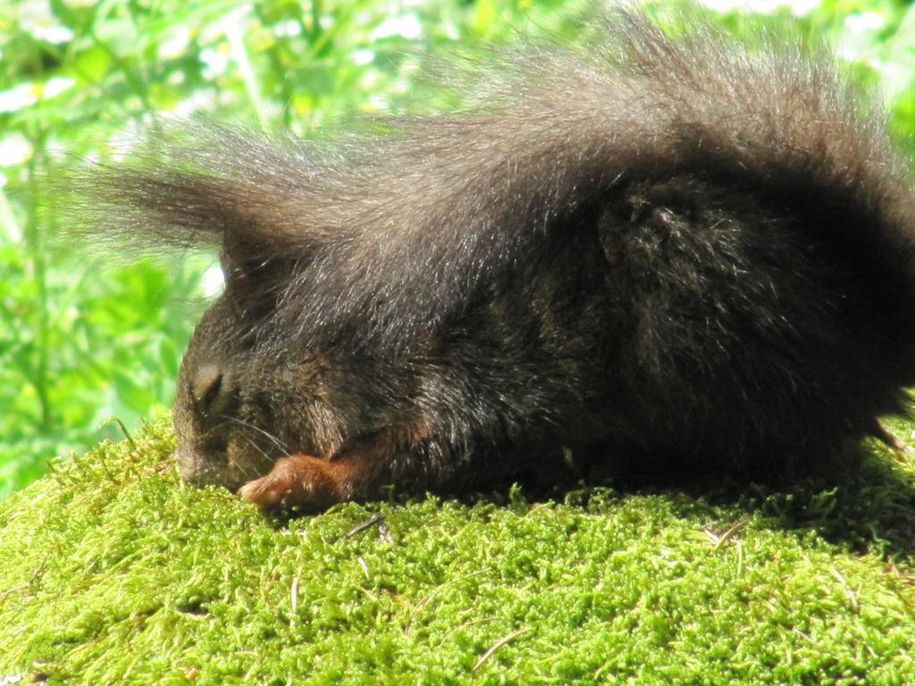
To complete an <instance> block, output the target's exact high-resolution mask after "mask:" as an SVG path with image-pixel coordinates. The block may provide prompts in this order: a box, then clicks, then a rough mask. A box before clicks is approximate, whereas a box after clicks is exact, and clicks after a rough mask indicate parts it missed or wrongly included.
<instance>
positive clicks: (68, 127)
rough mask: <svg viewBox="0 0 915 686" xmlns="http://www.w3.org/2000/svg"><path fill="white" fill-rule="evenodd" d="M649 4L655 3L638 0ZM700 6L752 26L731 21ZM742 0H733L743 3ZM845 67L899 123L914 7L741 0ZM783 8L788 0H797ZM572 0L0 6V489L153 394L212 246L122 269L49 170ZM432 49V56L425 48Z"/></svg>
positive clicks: (902, 123)
mask: <svg viewBox="0 0 915 686" xmlns="http://www.w3.org/2000/svg"><path fill="white" fill-rule="evenodd" d="M653 4H654V6H655V8H654V9H655V10H656V11H659V12H662V13H663V12H664V11H665V10H666V9H667V8H668V7H669V6H670V5H671V3H662V2H655V3H653ZM706 4H708V5H710V6H716V5H717V6H718V7H717V8H716V9H717V10H718V11H719V12H720V13H719V14H718V15H717V16H718V18H719V20H720V21H721V22H723V23H724V24H726V25H727V26H728V27H729V28H731V29H732V30H734V31H735V32H737V33H740V34H743V35H752V34H753V33H754V32H755V29H756V26H757V23H756V22H755V20H754V19H753V18H752V15H751V14H747V13H738V12H735V11H733V8H732V7H731V5H733V4H735V3H732V2H729V1H728V0H707V3H706ZM750 4H752V3H750ZM756 4H758V5H760V6H761V9H763V10H766V11H773V10H775V11H779V12H781V13H785V14H788V13H790V12H794V14H795V15H802V16H800V17H799V19H798V25H799V26H800V27H801V30H802V31H805V32H807V33H809V34H813V35H822V36H825V37H826V38H827V39H828V40H829V41H830V42H832V43H833V44H835V45H836V46H837V48H838V51H839V53H840V54H841V55H842V56H843V57H847V58H849V59H854V60H856V62H855V70H856V72H857V76H858V78H860V79H861V80H862V81H865V82H869V83H873V84H878V85H879V86H880V87H881V89H882V90H883V92H884V93H886V95H887V98H888V101H889V102H891V103H892V116H893V124H894V128H895V130H896V132H897V133H898V134H899V137H900V139H903V140H905V138H906V136H909V137H910V138H909V140H908V144H909V145H910V146H912V141H911V136H912V135H913V133H915V9H913V8H912V7H910V6H909V3H904V2H893V1H891V0H870V1H865V0H859V1H855V0H825V1H824V2H821V3H815V2H813V3H811V2H807V3H787V4H783V5H779V4H778V3H775V2H771V1H770V2H765V1H761V2H758V3H756ZM802 5H803V6H802ZM588 7H589V3H588V2H586V1H582V0H426V1H423V0H400V1H398V2H394V1H392V0H346V1H345V2H344V1H343V0H339V1H335V0H310V1H309V0H301V1H291V0H262V1H259V2H242V1H240V0H217V1H212V0H186V1H182V2H176V1H173V0H101V1H100V2H93V1H90V0H21V1H19V2H16V1H15V0H12V1H7V2H4V3H0V498H2V496H3V495H4V494H5V493H8V492H9V491H11V490H12V489H14V488H17V487H20V486H22V485H24V484H26V483H28V482H29V481H31V480H33V479H34V478H36V477H37V476H39V475H40V474H41V473H43V472H44V471H45V469H46V462H47V460H48V458H50V457H51V456H53V455H60V454H65V453H67V452H68V451H71V450H79V449H82V448H85V447H88V446H89V445H91V444H92V443H94V442H96V441H98V440H99V439H100V438H103V437H111V436H117V435H118V433H119V429H118V427H117V424H116V423H112V422H110V421H106V420H108V419H109V418H111V417H117V418H118V419H119V420H121V421H122V422H123V424H124V425H125V426H127V427H133V426H135V424H136V423H137V421H138V419H139V418H141V417H145V416H148V415H150V414H151V413H153V412H155V411H156V408H159V409H161V410H164V409H165V408H167V407H168V405H169V404H170V403H171V401H172V399H173V396H174V390H175V377H176V374H177V369H178V365H179V363H180V357H181V353H182V350H183V348H184V345H185V344H186V342H187V339H188V337H189V335H190V333H191V331H192V330H193V326H194V323H195V321H196V319H197V317H198V316H199V314H200V312H202V310H203V309H204V307H205V303H206V298H205V295H206V292H205V291H206V289H205V288H204V280H203V276H204V274H205V272H206V270H207V268H208V266H211V265H212V263H213V259H212V257H209V258H201V257H200V256H192V255H180V254H179V255H169V256H168V257H167V258H166V259H164V260H161V261H158V262H156V261H150V260H148V259H147V260H144V261H140V262H137V261H136V259H135V258H134V256H132V255H131V254H130V252H129V250H124V251H122V253H123V254H121V255H119V254H117V253H116V252H114V251H112V250H110V249H106V250H99V249H98V247H97V246H95V245H93V244H91V243H89V242H86V241H77V240H74V239H69V240H61V239H59V238H56V237H57V236H58V234H59V233H60V230H61V229H62V228H63V229H65V228H66V227H65V226H64V227H61V226H59V223H60V217H61V216H62V215H61V213H60V208H58V207H57V206H56V205H55V200H56V198H55V197H54V195H53V194H52V193H49V192H47V190H46V189H47V185H46V181H45V179H46V178H47V175H48V173H49V172H54V171H59V170H66V169H67V168H69V167H72V166H73V165H80V164H84V163H85V161H86V160H98V159H102V160H104V159H106V158H107V157H108V156H110V155H111V150H112V147H111V146H112V142H113V141H117V140H123V139H124V138H125V137H129V136H130V135H131V134H133V133H135V132H136V131H138V130H142V129H143V127H144V126H146V125H148V124H149V123H150V122H151V121H152V118H153V117H152V115H153V114H154V113H155V114H157V115H158V114H169V115H175V116H179V117H187V116H192V115H194V114H195V113H198V112H208V113H215V114H216V115H217V116H219V117H220V118H228V119H230V120H231V119H235V120H242V121H247V122H250V121H252V120H253V121H254V122H256V124H257V125H258V126H260V127H261V128H264V129H277V128H280V129H289V130H291V131H293V132H294V133H295V134H297V135H310V134H311V132H313V131H315V130H316V129H318V128H319V127H321V126H322V125H327V124H328V123H332V122H334V121H339V120H340V119H341V118H343V117H344V115H346V114H349V113H376V112H387V111H397V110H399V109H400V108H401V107H402V106H403V103H404V102H405V101H406V100H408V99H409V98H408V96H409V94H410V89H411V84H412V83H414V81H415V78H416V74H418V73H421V72H422V69H421V67H422V64H421V63H422V62H423V61H424V59H425V56H427V55H429V54H434V53H442V52H443V51H444V52H447V51H448V49H450V48H449V46H461V48H465V47H467V46H471V47H472V46H474V45H480V44H487V43H499V42H503V41H507V40H510V39H511V38H512V37H513V36H514V35H516V33H517V32H518V31H521V32H523V33H531V34H536V33H539V32H544V33H550V34H561V35H563V36H566V37H567V38H568V39H572V38H573V37H574V33H575V31H574V26H575V24H574V21H573V20H574V19H575V18H576V17H577V16H579V15H580V14H581V13H582V12H586V11H587V9H588ZM443 48H444V50H443Z"/></svg>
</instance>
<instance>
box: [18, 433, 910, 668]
mask: <svg viewBox="0 0 915 686" xmlns="http://www.w3.org/2000/svg"><path fill="white" fill-rule="evenodd" d="M897 429H899V430H904V431H906V432H907V434H906V435H908V432H909V431H911V427H909V426H902V425H900V426H898V427H897ZM897 432H898V431H897ZM173 440H174V439H173V437H172V435H171V433H170V430H169V429H168V428H167V426H166V424H165V423H158V424H155V425H152V426H150V427H149V428H147V429H146V430H145V431H144V433H143V434H142V435H141V436H139V437H137V439H136V444H135V445H133V446H132V445H130V444H129V443H127V442H125V443H121V444H105V445H101V446H99V447H98V448H97V449H95V450H94V451H93V452H91V453H89V454H88V455H86V456H84V457H81V458H79V459H73V460H68V461H63V462H60V463H59V464H58V466H57V468H56V469H55V471H54V472H53V473H52V474H51V475H50V476H48V477H46V478H44V479H42V480H41V481H39V482H38V483H36V484H34V485H32V486H31V487H29V488H28V489H26V490H24V491H22V492H20V493H17V494H14V495H13V496H12V497H11V498H9V499H8V500H7V501H5V502H4V503H2V504H0V560H2V564H0V683H13V682H14V680H15V679H16V677H20V676H21V681H22V682H23V683H29V682H30V681H32V680H45V679H46V680H49V681H50V682H51V683H67V682H74V683H87V684H123V683H136V684H152V683H155V684H172V683H175V684H178V683H194V684H232V683H239V684H286V683H316V684H325V683H326V684H337V683H351V684H376V683H384V684H388V683H389V684H407V683H414V684H464V683H482V684H502V683H508V684H572V683H581V684H597V683H633V684H635V683H638V684H664V685H665V686H669V685H671V684H911V683H915V659H913V655H915V466H913V465H912V464H911V463H905V462H899V461H894V460H892V459H891V458H890V456H889V455H887V454H885V453H882V452H880V451H879V450H878V449H876V448H872V449H871V450H872V452H873V453H874V454H873V456H872V458H871V459H870V460H868V461H867V462H866V463H865V465H864V466H862V467H860V468H857V469H855V470H853V471H852V472H851V473H849V474H847V475H843V476H842V477H841V479H838V480H837V481H836V482H835V483H831V484H829V483H825V482H822V481H820V482H817V481H815V480H810V481H806V482H804V483H799V484H797V485H796V487H793V488H792V489H791V491H790V493H788V492H777V491H771V490H768V491H767V490H763V489H758V488H751V489H747V488H744V489H743V490H742V491H741V492H740V493H739V494H738V495H734V494H731V495H728V494H727V493H717V494H711V493H708V492H706V493H705V494H704V495H687V494H684V493H683V492H681V491H677V490H669V491H665V492H657V493H644V494H635V495H633V494H629V495H623V494H619V493H617V492H614V491H612V490H608V489H586V490H582V491H578V492H574V493H569V494H568V495H567V496H566V498H565V502H563V503H557V502H545V503H531V502H528V501H526V500H525V499H524V498H523V497H522V496H521V495H519V494H518V493H517V492H512V493H510V494H508V495H507V496H505V497H503V498H501V499H500V498H490V499H483V500H479V501H477V502H475V503H472V504H466V503H460V502H457V501H442V500H439V499H436V498H433V497H429V498H426V499H419V500H415V501H410V502H405V503H398V502H390V503H370V504H367V505H356V504H347V505H342V506H338V507H335V508H333V509H332V510H331V511H329V512H327V513H324V514H322V515H319V516H311V517H301V518H298V519H292V520H289V521H283V522H278V521H275V520H270V519H267V518H264V517H263V516H261V515H260V514H259V513H258V512H257V511H255V510H254V508H253V507H251V506H249V505H247V504H245V503H242V502H240V501H238V500H237V499H235V498H234V497H233V496H231V495H230V494H229V493H226V492H222V491H219V490H216V489H207V490H195V489H191V488H187V487H185V486H183V485H180V484H179V482H178V479H177V477H176V475H175V470H174V468H173V466H172V464H171V461H170V459H169V453H170V451H171V450H172V449H173ZM360 524H368V526H363V527H362V528H361V529H360V527H359V525H360ZM354 529H358V530H355V531H354ZM4 679H6V681H4Z"/></svg>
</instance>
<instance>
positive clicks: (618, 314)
mask: <svg viewBox="0 0 915 686" xmlns="http://www.w3.org/2000/svg"><path fill="white" fill-rule="evenodd" d="M488 59H489V60H490V61H489V62H488V66H487V67H485V68H484V69H483V71H484V72H485V73H486V76H485V78H484V80H483V83H482V85H481V87H480V88H481V92H482V93H483V95H481V96H480V97H479V98H478V102H477V103H476V105H475V106H474V107H473V108H470V109H467V110H465V111H462V112H459V113H457V114H454V115H438V116H427V117H400V118H397V117H394V118H391V119H388V120H385V121H384V122H382V123H380V124H379V125H377V126H375V127H374V129H373V131H371V132H369V133H366V134H364V135H351V136H338V137H337V138H336V139H335V140H334V141H333V143H332V144H320V143H305V142H293V141H278V140H268V139H266V138H261V137H258V136H253V135H249V134H247V133H243V132H240V131H238V130H234V129H231V128H227V127H220V126H210V127H199V126H198V127H194V126H191V127H189V128H187V129H184V130H183V132H182V133H178V134H175V133H174V132H173V133H172V134H171V135H168V134H166V135H165V136H164V138H159V139H156V138H155V137H153V140H152V142H150V143H149V144H148V145H146V146H145V147H144V148H142V149H141V150H140V151H139V152H136V153H135V154H134V155H133V157H132V158H130V159H128V160H127V161H125V162H124V163H123V164H119V165H117V166H115V167H108V168H100V169H97V170H96V171H95V172H94V173H93V175H92V176H91V179H90V183H89V184H87V187H86V189H85V190H86V193H87V199H86V200H85V201H84V202H86V203H91V204H92V205H93V206H94V208H95V210H94V212H95V213H96V214H95V216H96V219H97V220H98V222H99V224H101V225H102V226H101V227H100V228H102V229H104V228H111V229H114V230H117V231H120V232H128V233H129V235H131V236H135V237H137V238H143V239H148V240H152V241H153V242H158V243H162V242H165V243H169V242H171V243H179V244H183V243H188V242H203V243H209V244H214V245H216V246H219V247H220V249H221V263H222V268H223V271H224V274H225V280H226V288H225V292H224V294H223V295H222V296H221V297H220V298H219V299H218V300H217V301H216V302H215V303H214V304H213V305H212V307H211V308H210V309H209V310H208V311H207V313H206V314H205V315H204V317H203V319H202V321H201V322H200V324H199V326H198V327H197V330H196V333H195V334H194V337H193V339H192V341H191V344H190V347H189V349H188V351H187V354H186V356H185V359H184V362H183V365H182V369H181V375H180V381H179V392H178V400H177V407H176V410H175V425H176V428H177V432H178V439H179V447H178V450H177V458H178V461H179V464H180V470H181V474H182V476H183V477H184V479H186V480H187V481H190V482H192V483H195V484H221V485H224V486H227V487H229V488H231V489H240V491H239V492H240V494H241V495H242V496H243V497H245V498H247V499H249V500H251V501H253V502H255V503H257V504H258V505H260V506H261V507H263V508H265V509H272V508H283V507H290V506H294V505H300V506H306V507H308V506H311V507H319V508H320V507H325V506H327V505H329V504H332V503H335V502H338V501H343V500H348V499H370V498H373V497H375V496H377V494H378V493H379V489H380V488H381V487H383V486H384V485H386V484H399V485H403V486H405V487H409V488H413V489H436V488H439V487H442V486H444V485H446V484H450V483H455V482H460V481H461V480H462V479H464V478H465V477H466V478H469V477H471V476H472V477H474V478H475V479H477V480H480V479H482V480H485V479H486V478H487V477H488V476H489V475H496V474H510V473H512V471H513V470H523V469H524V468H525V467H526V465H527V464H529V463H531V462H534V461H537V460H540V459H541V458H543V457H544V456H547V457H549V456H554V455H558V454H559V453H560V452H561V449H562V448H563V447H570V448H572V450H573V452H575V453H576V454H590V455H593V456H595V458H594V459H596V460H598V461H605V462H613V461H614V460H616V459H617V458H618V457H619V456H621V455H622V454H623V453H624V452H626V451H635V452H636V453H639V454H645V455H663V456H665V459H669V460H670V461H671V462H672V463H677V464H680V465H687V466H691V465H695V466H696V468H697V469H698V468H700V467H703V466H704V467H708V468H711V469H720V470H725V471H736V472H742V473H747V474H752V475H763V476H764V475H766V474H767V473H770V472H773V471H778V470H780V469H784V468H785V466H786V465H790V464H796V463H804V462H808V461H811V460H817V459H820V457H821V456H823V455H825V454H828V453H830V452H833V451H836V450H838V449H839V448H840V447H841V446H842V445H844V444H846V443H847V442H848V441H852V440H855V439H858V438H860V437H863V436H865V435H868V434H877V435H879V434H880V433H881V428H880V425H879V424H878V420H877V417H878V416H881V415H885V414H890V413H900V412H903V411H904V403H905V400H906V395H905V393H904V388H905V387H906V386H908V385H911V384H912V383H913V382H915V347H913V345H912V344H913V341H915V338H913V333H915V195H913V192H912V188H911V182H910V179H909V178H908V177H907V171H906V167H905V165H904V163H903V161H902V160H901V159H900V156H899V155H898V154H897V153H895V152H894V150H893V149H892V146H891V145H890V142H889V139H888V136H887V134H886V132H885V126H884V122H883V114H882V112H879V111H876V108H874V107H872V106H870V105H868V104H866V102H865V100H864V98H862V96H861V94H860V93H857V92H856V91H855V89H854V88H852V87H851V86H849V84H848V83H847V82H846V81H845V80H844V79H843V78H841V77H840V76H838V75H837V73H836V70H835V67H834V65H833V64H832V60H831V59H829V58H828V57H824V53H823V52H822V51H819V52H817V51H806V50H804V49H801V48H799V47H798V46H796V45H791V44H788V43H782V44H779V42H778V41H772V42H771V44H770V45H769V47H768V48H766V49H764V50H760V51H756V52H754V51H752V50H748V49H745V48H742V47H740V46H738V45H736V44H735V43H734V41H732V40H730V39H727V38H725V37H724V36H722V35H721V34H720V33H718V32H717V31H715V30H713V29H710V28H708V27H707V26H698V27H694V28H693V29H692V30H688V31H687V32H686V35H684V36H681V37H679V38H677V39H672V38H669V37H667V36H666V35H665V34H664V33H663V32H662V31H661V30H659V29H658V28H657V27H656V26H655V25H654V24H653V23H652V22H651V21H650V20H649V19H647V18H646V17H644V16H643V15H642V14H641V13H639V12H638V11H636V10H632V9H621V10H617V11H613V12H611V13H610V15H609V16H608V17H605V18H604V21H603V26H602V37H601V38H600V40H599V41H597V44H596V45H595V44H593V43H592V44H590V45H589V47H588V48H587V49H576V48H559V47H555V46H554V47H543V46H541V47H539V48H528V49H526V50H521V51H509V52H507V53H505V54H503V55H502V56H501V57H500V56H498V55H492V56H490V57H489V58H488ZM557 459H558V458H557Z"/></svg>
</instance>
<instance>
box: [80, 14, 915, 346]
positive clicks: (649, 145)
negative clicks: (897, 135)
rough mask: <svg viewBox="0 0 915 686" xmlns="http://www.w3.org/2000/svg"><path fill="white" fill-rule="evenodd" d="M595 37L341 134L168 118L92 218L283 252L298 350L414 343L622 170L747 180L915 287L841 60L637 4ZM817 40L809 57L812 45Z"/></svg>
mask: <svg viewBox="0 0 915 686" xmlns="http://www.w3.org/2000/svg"><path fill="white" fill-rule="evenodd" d="M593 33H596V34H600V38H599V39H598V40H596V41H592V42H590V43H589V44H588V45H586V46H583V47H579V48H574V49H565V48H559V47H556V46H547V47H543V46H540V47H530V48H525V49H520V50H516V51H512V52H509V53H506V54H503V55H501V56H498V55H497V56H491V55H490V56H489V57H488V58H487V61H486V62H485V63H484V64H483V66H482V67H480V70H481V72H482V73H484V74H485V77H484V79H485V86H482V87H481V91H483V92H485V94H486V95H485V96H484V97H482V98H480V100H481V101H480V102H479V104H477V105H476V106H475V107H474V108H472V109H471V110H469V111H464V112H461V113H460V114H456V115H453V116H452V115H441V116H429V117H409V118H395V119H391V120H389V121H387V122H386V124H385V127H384V128H385V129H386V132H385V133H384V134H378V135H366V136H362V137H359V136H354V137H341V139H340V140H338V141H337V142H336V143H335V144H334V145H333V146H331V145H318V144H310V143H301V142H292V141H289V140H267V139H264V138H261V137H259V136H255V135H250V134H247V133H244V132H240V131H238V130H233V129H227V128H222V127H217V126H207V125H192V126H190V127H187V128H182V127H180V126H179V127H171V126H168V127H166V129H167V132H166V133H165V134H164V135H163V136H162V137H160V136H158V135H157V134H155V133H153V134H151V135H150V142H149V143H147V144H144V145H142V146H141V147H140V148H139V149H138V150H137V151H136V152H135V154H133V155H132V156H129V157H128V160H127V161H126V162H125V164H123V165H118V166H117V167H110V168H109V167H103V168H101V169H96V170H94V171H93V172H92V176H91V181H90V182H89V183H87V184H86V193H87V199H86V200H85V204H86V205H87V206H91V207H93V208H94V210H93V212H92V217H93V221H95V222H97V223H99V224H101V225H104V226H102V228H106V227H107V228H111V229H114V230H115V231H118V232H122V231H127V232H129V233H130V234H131V236H134V237H136V236H138V235H139V236H143V235H147V236H150V237H151V238H152V239H153V240H154V241H164V242H172V243H174V242H177V243H185V242H201V241H202V242H207V243H213V244H216V245H220V246H222V248H223V252H224V256H225V258H226V260H227V267H228V269H227V278H228V280H229V282H230V283H231V281H232V278H233V270H236V269H237V270H241V271H244V270H245V269H249V268H255V267H251V265H264V264H267V263H269V262H270V261H272V260H280V261H282V262H283V263H284V264H287V265H289V268H290V269H291V271H290V277H289V278H288V280H287V281H286V282H285V283H284V285H283V290H282V293H279V294H278V297H277V300H276V304H275V313H274V316H276V317H277V318H279V319H280V320H282V322H283V327H282V328H283V330H284V332H285V335H288V334H289V332H290V327H293V328H294V331H295V333H296V334H297V335H298V336H299V337H300V338H301V339H304V340H305V342H306V343H307V342H313V343H321V342H325V343H326V342H327V341H328V340H330V339H333V338H334V337H336V336H338V335H339V332H340V331H341V330H346V326H347V323H348V322H351V321H354V320H357V319H358V320H361V321H370V322H371V324H370V325H366V324H363V326H362V327H360V331H362V332H364V336H365V337H367V338H368V339H370V341H366V342H371V343H372V344H373V345H375V346H382V347H384V346H388V345H389V346H392V347H397V346H405V345H409V342H410V341H411V340H412V339H414V338H415V337H417V336H419V335H421V334H422V333H423V332H424V331H427V330H429V329H430V328H434V327H435V326H436V325H437V324H439V323H440V322H442V321H443V320H446V319H448V318H450V317H453V316H454V315H455V314H457V313H459V312H460V311H461V310H462V308H464V307H466V306H467V305H468V303H470V302H472V300H473V298H474V297H476V295H477V294H478V288H479V285H480V284H481V283H483V282H487V281H491V280H493V279H498V277H499V274H500V273H501V272H502V271H503V270H504V269H505V268H506V266H507V265H510V264H511V263H512V262H513V261H514V260H518V259H523V256H524V255H525V254H527V253H528V251H537V250H538V248H539V246H540V245H542V243H543V242H542V240H541V238H542V237H543V236H546V235H549V234H550V233H551V232H553V231H562V230H570V229H569V227H570V226H571V225H572V224H571V223H570V222H569V221H564V220H567V219H569V218H570V217H572V216H576V215H579V213H582V212H587V211H588V208H590V207H593V206H597V205H599V204H600V203H602V202H605V201H606V199H607V198H608V197H610V196H612V194H614V193H615V192H617V190H618V189H620V188H623V187H624V186H625V185H626V184H629V183H632V182H639V181H642V180H645V179H662V180H663V179H664V178H666V177H672V176H682V175H697V176H700V177H701V178H703V179H704V180H706V181H708V182H710V183H713V184H720V185H721V186H723V187H736V188H741V189H745V190H747V191H749V192H751V193H752V194H754V195H755V196H757V197H758V198H759V200H760V203H761V204H762V205H764V206H773V207H778V208H779V209H780V211H784V212H785V213H788V214H793V215H795V216H797V217H799V218H800V219H801V220H805V219H809V221H801V222H800V223H803V224H806V225H809V226H810V227H812V228H811V230H814V231H818V232H822V234H823V235H822V237H820V238H818V240H820V239H822V240H826V241H832V242H834V244H835V246H836V250H837V251H838V252H841V253H850V254H854V255H856V259H860V260H863V261H870V262H872V269H873V271H875V272H880V273H884V274H890V275H892V279H891V280H892V281H893V283H899V284H905V286H906V287H907V288H909V289H910V288H911V285H912V284H913V283H915V273H913V270H915V267H913V264H912V254H913V245H912V234H913V230H912V227H913V225H915V203H913V200H912V197H911V194H910V193H909V192H908V191H907V190H906V186H905V179H904V178H903V171H902V170H903V166H902V164H901V163H900V162H899V161H898V159H897V157H896V156H895V155H894V153H893V151H892V149H891V147H890V145H889V143H888V139H887V135H886V133H885V131H884V126H883V122H882V117H881V115H880V114H879V113H876V112H874V111H872V110H873V108H870V107H868V106H866V105H865V104H864V102H863V100H862V99H861V98H860V97H858V96H857V95H856V93H855V92H854V90H853V89H852V88H850V87H849V86H848V85H847V84H846V83H845V82H844V80H843V79H842V78H840V77H839V76H838V75H837V74H836V72H835V69H834V67H833V66H832V65H831V61H830V60H828V59H821V57H820V56H818V55H817V54H810V53H807V52H804V51H803V50H800V49H798V48H797V47H796V46H792V45H789V44H784V43H782V44H780V43H779V41H776V40H770V41H769V44H768V45H767V46H766V47H765V48H764V49H761V50H758V51H752V50H748V49H745V48H742V47H739V46H737V45H735V43H734V41H732V40H730V39H728V38H726V37H725V36H723V35H722V34H721V33H719V32H718V31H716V30H714V29H710V28H709V27H707V26H705V25H699V26H695V27H693V28H692V29H689V30H688V31H687V35H685V36H682V37H678V38H677V39H671V38H669V37H667V36H666V35H665V34H664V33H663V32H662V31H660V30H659V29H658V28H657V27H656V26H655V25H654V24H653V23H652V22H651V21H650V20H648V19H647V18H646V17H644V16H643V15H642V14H640V13H638V12H637V11H634V10H616V11H613V12H611V13H610V14H609V15H608V16H606V17H604V18H603V20H602V30H601V31H595V32H593ZM814 52H815V51H814Z"/></svg>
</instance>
